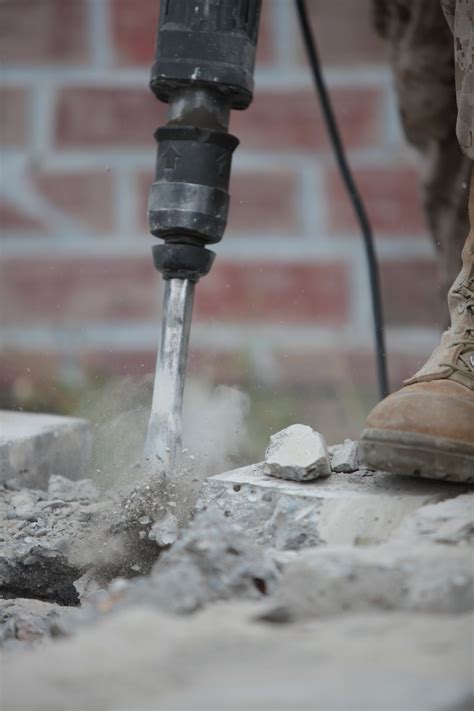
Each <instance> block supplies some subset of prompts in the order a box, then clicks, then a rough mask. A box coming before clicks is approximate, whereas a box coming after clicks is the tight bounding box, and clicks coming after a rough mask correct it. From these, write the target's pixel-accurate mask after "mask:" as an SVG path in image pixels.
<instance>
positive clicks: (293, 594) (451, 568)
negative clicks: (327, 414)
mask: <svg viewBox="0 0 474 711" xmlns="http://www.w3.org/2000/svg"><path fill="white" fill-rule="evenodd" d="M344 476H345V475H344V474H343V473H342V474H338V473H333V474H332V475H331V477H330V478H329V479H326V480H324V481H325V483H324V486H326V487H327V486H330V485H331V481H333V486H334V491H335V492H336V493H337V491H340V490H344V482H345V481H346V480H345V479H344ZM347 476H350V479H351V482H352V481H355V483H357V479H358V477H360V480H361V482H362V480H363V479H366V478H367V477H371V476H372V477H374V476H375V479H374V481H375V480H376V481H379V482H380V484H379V485H378V486H379V488H380V489H381V490H382V492H383V488H384V485H383V481H384V477H383V476H381V475H373V474H371V473H370V472H366V471H356V472H353V473H352V474H350V475H347ZM337 477H340V478H339V479H337ZM377 477H379V478H378V479H377ZM319 485H320V484H319V483H317V482H316V483H315V484H313V485H311V486H316V487H317V486H319ZM301 486H303V487H304V486H309V485H308V484H301ZM397 486H401V487H402V488H403V481H402V483H401V484H397ZM410 486H411V488H410ZM422 486H425V485H424V484H423V485H422ZM426 486H427V487H430V486H432V485H431V484H426ZM407 491H411V492H412V494H411V495H412V497H415V489H414V488H413V485H410V484H409V483H408V482H407ZM417 491H418V490H417ZM427 491H428V489H427ZM429 491H431V489H430V490H429ZM335 495H336V494H335ZM418 495H419V494H418V493H416V496H418ZM377 501H378V502H379V503H378V504H377V505H378V506H380V507H383V506H384V503H383V495H382V498H380V499H377ZM251 503H252V502H251V498H250V499H248V500H247V504H248V506H250V505H251ZM221 504H222V500H220V505H219V506H217V505H216V506H213V505H212V501H210V502H209V501H207V503H206V505H205V506H203V505H202V502H201V505H200V506H199V507H198V509H199V512H198V513H197V514H196V515H195V516H194V517H193V516H192V515H191V514H192V507H191V501H187V503H186V505H185V506H184V507H183V506H181V498H180V493H179V491H177V490H176V489H175V488H173V487H169V486H163V485H156V484H154V483H153V481H144V482H142V483H141V484H140V485H139V486H136V487H134V488H131V489H127V490H125V491H121V492H118V493H114V495H113V496H112V495H109V496H105V495H100V496H99V493H98V491H97V489H96V488H95V486H94V484H93V483H92V482H91V481H88V480H82V481H79V482H69V481H68V480H65V479H62V478H60V477H52V478H51V479H50V481H49V487H48V489H47V490H34V489H29V488H24V487H23V488H22V487H20V486H19V485H18V484H17V483H16V482H15V481H10V482H8V483H7V484H6V485H4V486H2V487H1V488H0V516H1V523H0V544H1V553H0V595H1V596H2V599H0V640H1V644H2V647H3V651H2V668H3V672H2V678H3V689H2V694H3V699H2V701H3V706H2V708H4V709H5V710H6V711H8V710H9V709H12V710H13V709H22V710H25V711H26V710H28V711H29V710H30V709H31V711H33V710H39V709H42V710H44V711H53V710H57V711H67V710H69V709H71V710H72V709H74V711H76V710H77V711H79V710H80V711H89V710H90V711H96V710H98V709H101V710H102V709H104V710H105V709H107V710H109V711H135V710H136V711H144V710H145V709H146V710H152V709H153V710H157V709H159V710H163V711H168V709H170V710H171V709H181V710H183V711H188V710H192V709H200V710H201V709H202V710H203V711H204V710H207V709H209V710H210V709H216V711H217V710H219V711H220V710H221V709H242V710H243V709H245V710H247V709H249V710H252V709H268V710H273V709H320V710H321V711H332V710H333V709H334V710H336V709H337V710H340V711H345V710H346V709H347V710H349V709H354V710H356V709H357V710H358V711H362V710H364V711H383V710H385V709H387V710H388V709H390V710H391V711H424V710H425V709H426V711H438V710H439V711H470V710H471V709H473V708H474V688H473V673H472V670H473V668H474V658H473V617H472V608H473V601H474V558H473V542H474V495H473V494H472V493H471V492H470V490H469V489H468V488H466V487H454V488H449V489H448V488H446V487H445V488H443V486H442V487H441V489H440V494H439V496H438V497H437V498H436V500H435V501H434V502H433V503H424V504H423V505H415V506H413V505H412V506H410V507H408V508H409V510H408V509H407V512H406V515H400V516H399V519H397V521H396V524H394V525H392V526H391V527H388V528H387V532H386V535H385V536H381V537H380V540H375V539H374V540H371V541H368V540H364V539H362V538H361V539H360V540H359V541H355V542H352V543H350V544H349V543H346V544H339V545H336V544H332V543H328V542H327V540H324V536H323V535H322V534H321V530H322V529H321V530H320V531H318V535H317V536H313V537H311V536H307V535H305V536H298V535H293V536H289V537H288V536H287V537H286V538H284V539H279V541H280V543H278V544H276V543H275V539H271V538H268V537H267V538H265V537H258V536H256V535H255V532H254V531H253V530H252V528H251V527H250V526H249V525H247V524H245V525H243V522H244V520H245V519H242V518H241V520H240V523H239V522H238V521H236V520H235V517H233V515H232V512H230V511H229V510H227V509H226V507H225V506H222V505H221ZM267 504H268V505H271V506H272V507H273V509H274V511H273V514H275V511H276V510H277V508H278V507H280V508H279V509H278V511H279V514H278V515H279V516H280V517H281V516H286V517H288V518H289V524H288V525H289V527H290V528H292V529H294V531H295V532H296V533H297V532H298V526H299V525H300V522H301V521H302V520H305V525H306V526H307V521H308V519H307V518H306V519H305V517H304V515H300V513H301V510H300V512H299V513H296V512H295V510H293V512H292V511H291V509H289V508H288V505H287V504H286V507H285V508H282V505H281V500H280V501H275V500H274V499H271V498H270V499H268V498H267ZM355 505H357V502H356V501H355ZM381 513H382V512H381ZM265 515H267V514H265ZM345 516H347V505H345V506H344V507H342V508H341V527H342V526H343V523H344V521H343V517H345ZM382 518H383V517H382ZM332 525H336V526H337V521H336V520H335V519H334V520H333V523H332ZM382 538H383V540H382Z"/></svg>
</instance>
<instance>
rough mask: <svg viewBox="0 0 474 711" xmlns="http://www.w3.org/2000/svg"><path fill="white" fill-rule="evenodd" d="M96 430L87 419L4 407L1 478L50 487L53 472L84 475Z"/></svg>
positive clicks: (0, 434) (0, 416)
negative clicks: (8, 410) (48, 484)
mask: <svg viewBox="0 0 474 711" xmlns="http://www.w3.org/2000/svg"><path fill="white" fill-rule="evenodd" d="M91 449H92V434H91V431H90V426H89V423H88V422H87V421H86V420H81V419H77V418H74V417H59V416H57V415H43V414H36V413H26V412H13V411H12V412H7V411H5V410H2V411H0V482H4V481H8V480H9V479H12V478H14V479H17V480H18V482H19V483H20V484H21V485H22V486H34V487H36V488H43V487H46V484H47V482H48V479H49V477H50V475H51V474H60V475H61V476H64V477H67V478H68V479H80V478H81V477H83V476H84V474H85V473H86V470H87V467H88V464H89V461H90V456H91Z"/></svg>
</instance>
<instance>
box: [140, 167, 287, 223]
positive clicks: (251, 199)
mask: <svg viewBox="0 0 474 711" xmlns="http://www.w3.org/2000/svg"><path fill="white" fill-rule="evenodd" d="M152 180H153V173H152V171H146V172H142V173H139V175H138V176H137V189H138V194H139V207H138V211H139V220H140V229H142V230H144V231H147V230H148V223H147V209H148V194H149V192H150V185H151V183H152ZM296 190H297V188H296V175H295V174H294V173H290V172H285V171H282V170H277V171H273V172H272V173H266V172H263V171H262V172H258V171H255V172H248V173H241V172H239V173H235V172H233V173H232V179H231V185H230V212H229V225H228V229H229V230H236V231H249V232H251V231H253V230H255V231H264V230H272V232H288V231H291V230H295V229H297V224H298V218H297V207H296Z"/></svg>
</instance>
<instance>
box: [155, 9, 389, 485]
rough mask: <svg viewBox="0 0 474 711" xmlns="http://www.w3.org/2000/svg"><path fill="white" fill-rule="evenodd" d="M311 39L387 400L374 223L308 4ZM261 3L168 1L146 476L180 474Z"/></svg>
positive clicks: (159, 75)
mask: <svg viewBox="0 0 474 711" xmlns="http://www.w3.org/2000/svg"><path fill="white" fill-rule="evenodd" d="M296 8H297V11H298V15H299V18H300V23H301V30H302V35H303V40H304V43H305V46H306V49H307V53H308V58H309V62H310V66H311V69H312V73H313V78H314V80H315V85H316V89H317V92H318V94H319V97H320V100H321V106H322V111H323V116H324V119H325V121H326V126H327V129H328V133H329V136H330V139H331V141H332V144H333V148H334V152H335V156H336V160H337V162H338V165H339V168H340V171H341V176H342V179H343V181H344V183H345V184H346V188H347V191H348V195H349V197H350V199H351V201H352V204H353V207H354V211H355V213H356V216H357V218H358V220H359V224H360V226H361V230H362V233H363V236H364V241H365V245H366V252H367V258H368V265H369V277H370V285H371V289H372V305H373V316H374V325H375V340H376V344H377V364H378V373H379V385H380V391H381V395H382V396H384V395H385V394H387V378H386V368H385V361H384V343H383V321H382V314H381V302H380V294H379V286H378V274H377V265H376V260H375V252H374V247H373V239H372V234H371V230H370V224H369V221H368V219H367V216H366V213H365V209H364V207H363V204H362V201H361V199H360V196H359V194H358V191H357V188H356V185H355V183H354V180H353V178H352V174H351V171H350V168H349V165H348V163H347V160H346V158H345V153H344V150H343V147H342V141H341V139H340V136H339V132H338V128H337V125H336V122H335V119H334V114H333V112H332V107H331V104H330V100H329V95H328V93H327V90H326V88H325V85H324V82H323V78H322V74H321V71H320V67H319V59H318V56H317V52H316V46H315V43H314V39H313V37H312V33H311V29H310V27H309V22H308V18H307V14H306V8H305V4H304V0H296ZM260 10H261V0H161V9H160V17H159V26H158V38H157V46H156V54H155V60H154V64H153V67H152V72H151V82H150V87H151V89H152V91H153V92H154V94H155V96H156V97H157V98H158V99H159V100H160V101H163V102H165V103H167V104H168V121H167V123H166V125H165V126H163V127H161V128H159V129H158V130H157V131H156V133H155V138H156V140H157V143H158V155H157V161H156V172H155V179H154V182H153V185H152V187H151V192H150V199H149V210H148V217H149V226H150V231H151V233H152V234H153V235H155V236H156V237H159V238H161V239H162V240H163V242H164V243H163V244H160V245H157V246H155V247H154V248H153V260H154V264H155V266H156V268H157V269H158V270H159V271H160V272H161V274H162V276H163V278H164V280H165V293H164V302H163V316H162V329H161V341H160V346H159V350H158V358H157V366H156V374H155V382H154V390H153V401H152V409H151V416H150V421H149V426H148V432H147V436H146V442H145V449H144V459H145V467H146V468H148V469H151V470H152V471H159V472H161V473H162V474H164V475H166V474H169V473H172V472H173V471H174V469H175V466H176V464H177V461H178V457H179V453H180V450H181V410H182V402H183V393H184V380H185V372H186V362H187V351H188V343H189V334H190V328H191V318H192V310H193V298H194V289H195V285H196V284H197V282H198V281H199V279H200V278H201V277H203V276H205V275H206V274H208V272H209V270H210V269H211V266H212V263H213V261H214V257H215V254H214V252H212V251H211V250H210V249H208V248H207V246H206V245H210V244H216V243H217V242H219V241H220V240H221V239H222V237H223V234H224V230H225V227H226V223H227V216H228V209H229V194H228V188H229V179H230V170H231V162H232V154H233V152H234V150H235V149H236V148H237V146H238V144H239V141H238V139H237V138H236V137H235V136H232V135H231V134H230V133H229V132H228V126H229V116H230V111H231V110H232V109H237V110H243V109H246V108H247V107H248V106H249V105H250V103H251V101H252V98H253V88H254V81H253V72H254V67H255V54H256V45H257V36H258V27H259V20H260Z"/></svg>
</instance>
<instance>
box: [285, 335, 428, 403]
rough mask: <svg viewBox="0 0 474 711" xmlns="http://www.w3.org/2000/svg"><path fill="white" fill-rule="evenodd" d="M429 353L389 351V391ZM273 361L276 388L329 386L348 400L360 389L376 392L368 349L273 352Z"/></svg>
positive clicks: (416, 367) (424, 359) (373, 366)
mask: <svg viewBox="0 0 474 711" xmlns="http://www.w3.org/2000/svg"><path fill="white" fill-rule="evenodd" d="M401 347H403V344H401ZM430 352H431V351H425V352H422V351H420V352H418V353H404V352H403V350H397V351H393V350H390V349H389V351H388V354H387V366H388V372H389V381H390V388H391V390H392V391H393V390H396V389H397V388H399V387H400V386H401V385H402V383H403V381H404V380H405V379H406V378H408V377H410V376H411V375H413V373H415V372H416V371H417V370H418V369H419V368H421V366H422V365H423V363H425V362H426V360H427V359H428V357H429V355H430ZM275 360H276V363H277V368H278V371H277V372H278V384H279V386H283V387H286V386H289V387H294V386H300V387H314V386H316V387H323V386H328V385H332V386H333V387H334V388H335V389H339V390H340V391H341V390H342V392H343V393H344V394H343V397H344V398H350V397H351V396H353V395H354V394H355V392H356V391H357V390H359V389H360V388H361V387H363V388H367V387H372V388H373V389H374V390H376V389H377V370H376V363H375V354H374V351H373V350H372V349H368V350H364V349H359V350H356V349H349V350H329V349H326V348H320V349H309V350H308V349H305V348H302V349H301V351H295V350H292V351H286V352H281V351H280V352H277V353H276V354H275ZM361 406H363V403H362V402H361Z"/></svg>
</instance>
